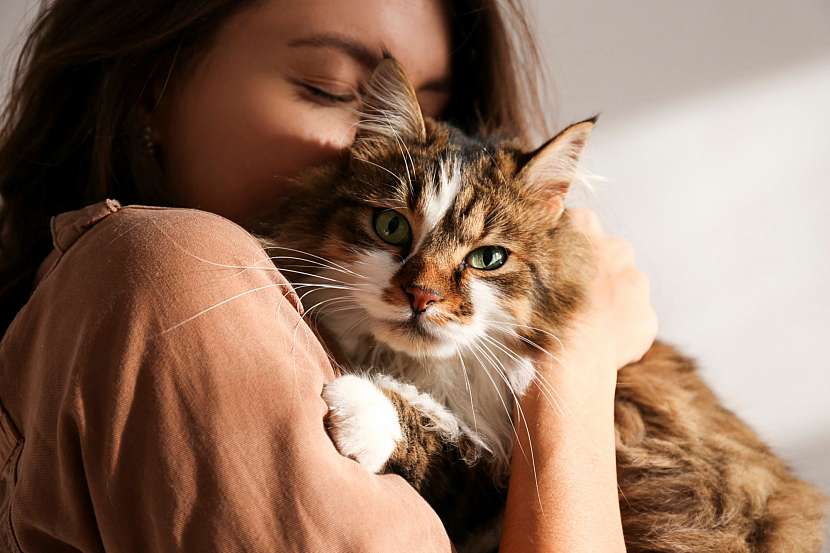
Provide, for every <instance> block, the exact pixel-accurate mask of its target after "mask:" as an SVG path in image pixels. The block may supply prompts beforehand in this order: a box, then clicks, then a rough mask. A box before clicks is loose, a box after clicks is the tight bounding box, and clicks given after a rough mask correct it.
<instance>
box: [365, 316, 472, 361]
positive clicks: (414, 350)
mask: <svg viewBox="0 0 830 553" xmlns="http://www.w3.org/2000/svg"><path fill="white" fill-rule="evenodd" d="M371 331H372V335H373V336H374V339H375V340H376V341H377V342H378V343H380V344H383V345H384V346H386V347H388V348H389V349H391V350H393V351H396V352H399V353H404V354H406V355H409V356H410V357H436V358H441V359H446V358H448V357H452V356H453V355H456V354H457V351H458V350H457V349H456V347H457V346H456V344H455V342H454V341H452V340H447V339H444V338H441V337H439V336H435V335H434V334H433V333H431V332H427V331H423V330H421V331H416V330H413V329H412V328H411V327H410V326H409V325H399V324H394V323H392V324H390V323H380V324H376V325H374V328H372V329H371Z"/></svg>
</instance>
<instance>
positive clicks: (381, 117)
mask: <svg viewBox="0 0 830 553" xmlns="http://www.w3.org/2000/svg"><path fill="white" fill-rule="evenodd" d="M359 117H360V118H359V120H358V123H357V132H356V133H355V146H357V147H360V146H361V145H371V144H372V143H373V142H377V141H380V142H384V143H388V142H389V141H390V140H391V141H393V142H394V140H395V139H396V137H397V138H398V139H402V140H406V141H413V142H423V141H424V140H425V139H426V128H425V126H424V116H423V114H422V113H421V106H420V105H419V104H418V97H417V96H416V94H415V90H414V89H413V88H412V85H411V84H410V82H409V79H407V77H406V73H405V72H404V70H403V67H402V66H401V64H400V63H398V61H397V60H395V59H394V58H392V57H386V58H384V59H383V60H382V61H381V62H380V63H379V64H378V65H377V67H376V68H375V70H374V71H373V72H372V76H371V77H369V80H368V81H367V83H366V85H365V86H364V90H363V94H362V97H361V108H360V116H359Z"/></svg>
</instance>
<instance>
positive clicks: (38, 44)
mask: <svg viewBox="0 0 830 553" xmlns="http://www.w3.org/2000/svg"><path fill="white" fill-rule="evenodd" d="M510 14H512V15H513V16H514V17H513V19H512V21H513V23H514V25H515V24H518V27H517V30H518V31H519V34H520V36H522V42H520V43H517V44H512V43H511V41H510V40H509V38H508V37H510V36H511V32H513V31H512V30H511V28H510V27H509V20H508V19H509V18H507V16H506V15H505V14H504V13H501V12H500V11H499V10H498V9H497V8H496V2H490V1H469V2H455V1H454V2H452V3H447V2H441V1H440V0H423V1H419V2H387V1H383V0H362V1H360V2H336V1H332V0H313V1H304V2H286V1H281V0H260V1H257V2H243V1H240V0H210V1H206V0H200V1H199V2H195V1H193V2H189V1H182V0H180V1H177V2H173V3H171V2H169V1H167V0H165V1H164V2H162V1H154V2H142V3H133V2H108V1H104V0H94V1H90V0H55V1H54V2H51V3H49V4H48V5H47V7H46V8H45V10H44V11H43V12H41V14H40V16H39V17H38V19H37V20H36V22H35V23H34V26H33V27H32V30H31V32H30V35H29V38H28V41H27V43H26V45H25V47H24V51H23V54H22V57H21V60H20V63H19V64H18V66H17V71H16V74H15V80H14V84H13V90H12V94H11V98H10V103H9V105H8V108H7V111H6V118H5V120H4V126H3V135H2V143H1V144H0V193H2V196H3V201H4V203H3V207H2V224H3V226H2V262H3V265H2V281H0V285H2V313H3V317H4V325H7V326H8V329H7V330H6V333H5V336H4V338H3V342H2V345H0V400H1V401H2V404H3V409H2V417H0V438H2V439H0V466H2V467H3V482H2V485H3V487H4V488H3V489H4V491H3V495H2V496H0V497H1V498H2V512H0V516H2V523H0V536H2V537H3V538H5V541H4V542H3V543H4V545H5V546H6V548H7V549H10V550H13V551H24V552H27V553H28V552H31V551H59V550H70V549H71V550H80V551H103V550H108V551H149V550H155V551H258V550H262V551H281V550H297V551H320V550H327V551H355V550H358V551H364V550H365V551H448V550H449V549H450V544H449V543H448V539H447V537H446V534H445V533H444V532H443V529H442V528H441V526H440V522H439V521H438V520H437V517H436V516H435V514H434V513H433V512H432V511H431V510H430V509H429V507H428V506H427V505H426V504H425V503H424V502H423V501H422V500H421V499H420V498H419V497H418V496H417V495H416V494H415V493H414V491H412V490H411V489H410V488H409V487H408V486H406V485H405V483H404V482H403V481H402V480H401V479H399V478H398V477H396V476H374V475H370V474H367V473H366V472H365V471H363V470H362V469H361V468H360V467H359V466H357V465H356V464H355V463H354V462H353V461H350V460H348V459H345V458H343V457H341V456H339V455H338V454H337V452H336V450H335V449H334V448H333V446H332V444H331V442H330V440H328V438H327V436H326V435H325V431H324V428H323V424H322V420H323V415H324V413H325V405H324V404H323V403H322V400H321V399H320V390H321V388H322V385H323V383H324V382H325V381H326V380H327V379H330V378H332V370H331V367H330V365H329V364H328V360H327V358H326V356H325V355H324V353H323V350H322V347H321V346H320V344H319V343H317V342H316V340H315V339H314V337H313V336H312V335H311V334H310V333H309V332H308V331H307V328H306V327H305V326H304V325H303V324H302V321H301V319H300V315H299V313H298V308H297V305H296V296H295V295H294V294H293V292H292V291H291V290H290V287H289V286H288V285H287V283H286V281H285V280H284V279H283V278H282V277H281V276H280V275H279V274H278V273H277V272H276V271H273V269H272V270H258V269H257V268H258V267H259V268H261V267H268V266H269V265H268V263H269V260H268V258H267V256H266V255H265V253H264V252H263V251H262V250H261V248H259V246H258V245H257V244H256V242H255V241H254V240H253V239H252V237H251V236H250V235H248V234H247V233H246V232H244V231H243V230H242V229H241V228H240V227H239V226H237V225H236V224H235V223H239V224H241V225H243V226H244V225H245V224H246V223H247V222H248V221H249V220H251V219H252V218H254V217H256V216H257V215H258V214H260V213H261V212H263V211H264V210H267V209H268V207H269V205H271V204H272V203H273V200H274V199H275V198H277V197H278V196H279V194H280V187H281V185H282V183H284V182H286V181H287V180H289V179H291V178H293V177H294V176H295V175H296V174H297V172H298V171H300V170H301V169H303V168H305V167H308V166H309V165H312V164H315V163H318V162H322V161H325V160H327V159H329V158H331V157H332V156H334V155H336V154H337V153H338V152H339V151H340V150H342V149H343V148H345V147H346V146H347V145H348V144H349V143H350V141H351V139H352V136H353V124H354V119H353V117H354V116H353V111H352V108H353V107H354V106H355V105H356V102H357V100H358V91H359V87H360V82H361V80H362V79H365V77H366V76H367V75H368V73H369V71H371V69H372V67H373V65H374V64H375V63H376V61H377V60H378V59H380V57H381V56H382V55H383V53H384V52H389V53H391V54H392V55H394V56H395V57H396V58H398V59H399V60H400V61H401V62H402V63H403V65H404V67H405V68H406V70H407V72H408V74H409V75H410V77H411V79H412V81H413V84H414V86H415V88H416V89H417V92H418V97H419V101H420V102H421V104H422V107H423V111H424V112H425V114H426V115H430V116H433V117H439V118H446V119H448V120H450V121H452V122H454V123H455V124H457V125H459V126H461V127H462V128H464V129H465V130H467V131H470V132H475V131H484V130H495V129H499V130H503V131H505V132H509V133H512V134H517V135H520V136H523V137H525V138H528V139H529V137H530V133H531V131H532V130H533V129H532V125H529V124H527V123H526V122H528V121H530V122H534V121H539V120H541V119H542V118H541V113H540V110H539V108H538V104H536V103H534V102H533V101H532V95H527V94H523V93H522V91H523V90H533V87H534V81H533V78H532V76H533V75H534V72H533V70H534V67H533V66H534V63H535V58H534V57H533V55H532V54H533V52H534V50H533V48H532V43H530V42H529V40H530V39H529V37H528V36H527V32H526V27H525V26H524V23H523V19H521V17H520V16H521V13H520V12H518V11H510ZM514 30H515V29H514ZM519 48H522V49H523V50H524V51H525V53H526V54H527V53H529V54H530V56H529V57H528V56H527V55H524V56H522V55H521V54H520V53H519V52H518V50H517V49H519ZM519 60H522V61H523V64H524V65H522V66H520V63H519ZM521 67H524V68H525V69H526V70H527V74H525V72H524V71H522V70H521ZM528 75H529V77H528ZM106 198H117V199H119V200H120V201H121V202H122V203H123V204H125V205H126V204H133V203H144V204H153V205H158V206H171V207H172V206H176V207H178V209H159V208H142V207H126V208H121V207H120V206H119V205H118V204H117V203H116V202H112V201H109V202H103V200H104V199H106ZM102 202H103V203H102ZM83 206H89V207H87V208H85V209H80V208H82V207H83ZM182 208H197V209H198V211H197V210H194V209H182ZM59 214H61V215H59ZM55 215H58V216H57V217H56V218H54V219H53V220H52V223H51V225H50V223H49V221H50V217H52V216H55ZM575 218H576V219H577V221H578V222H579V224H580V225H582V227H583V228H584V230H585V232H587V233H589V234H591V235H592V240H593V243H594V244H595V253H596V256H597V260H598V264H599V271H598V273H597V276H596V278H595V280H594V282H593V287H592V289H591V296H590V300H591V301H590V302H589V303H590V307H589V308H588V309H586V310H585V311H584V312H583V313H582V314H581V316H580V317H579V319H578V320H577V321H576V322H575V324H574V329H575V330H574V332H573V333H572V335H571V336H569V337H568V338H567V340H566V350H567V352H568V356H567V358H566V359H563V360H561V363H558V364H556V365H555V366H554V365H553V364H550V365H547V366H540V370H542V371H544V373H545V376H546V378H548V379H549V381H550V382H551V383H552V384H553V385H555V386H556V387H557V392H558V394H559V396H560V398H561V400H562V401H563V402H565V407H566V408H568V409H569V410H570V411H571V412H572V413H574V414H575V415H577V416H578V417H579V419H580V420H582V421H584V424H582V425H580V426H579V428H574V427H573V426H570V427H569V426H567V425H564V424H562V423H561V421H559V420H557V417H556V414H555V413H554V412H552V411H551V410H550V409H549V408H548V406H547V405H546V404H545V403H544V402H542V401H539V398H538V396H537V394H536V393H534V392H530V393H528V395H527V396H526V397H525V398H524V399H523V408H524V410H525V413H526V415H527V416H528V417H529V418H530V419H531V423H532V424H531V425H530V427H531V429H533V430H532V436H531V438H532V439H533V445H534V450H535V451H537V452H538V453H537V455H536V457H537V460H538V463H537V467H536V469H537V477H538V489H537V488H536V485H535V483H534V477H533V475H532V473H531V470H530V467H529V466H528V465H527V464H526V463H525V462H524V461H523V459H522V458H521V455H518V456H517V458H516V459H515V460H514V462H513V467H512V476H511V480H510V489H509V498H508V506H507V511H506V515H505V530H504V535H503V543H502V545H503V547H502V550H503V551H522V552H530V551H549V550H551V549H556V550H564V551H570V552H578V551H622V550H624V545H623V540H622V532H621V528H620V520H619V508H618V506H617V495H616V485H615V484H616V480H615V465H614V439H613V424H612V423H613V395H614V385H615V373H616V369H617V368H619V367H621V366H623V365H625V364H627V363H628V362H631V361H634V360H636V359H638V358H639V357H640V356H641V355H642V354H643V353H644V352H645V351H646V350H647V349H648V346H649V345H650V344H651V341H652V340H653V338H654V335H655V333H656V319H655V317H654V313H653V311H652V309H651V307H650V305H649V302H648V284H647V280H646V279H645V277H644V276H643V275H642V274H641V273H640V272H639V271H637V269H636V267H635V266H634V264H633V256H632V255H631V250H630V247H628V245H627V244H626V243H625V242H623V241H621V240H619V239H617V238H613V237H609V236H607V235H605V234H604V233H603V231H602V229H601V227H600V226H599V224H598V223H597V221H596V218H595V217H594V216H593V215H592V214H590V213H587V212H577V213H575ZM234 222H235V223H234ZM240 267H247V269H239V268H240ZM24 304H25V305H24ZM12 319H13V321H12ZM4 328H5V326H4ZM537 493H538V494H539V497H538V498H537ZM542 509H544V510H542Z"/></svg>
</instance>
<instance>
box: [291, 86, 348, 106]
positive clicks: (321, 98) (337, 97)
mask: <svg viewBox="0 0 830 553" xmlns="http://www.w3.org/2000/svg"><path fill="white" fill-rule="evenodd" d="M300 86H302V87H303V89H305V91H306V93H307V94H308V95H309V96H311V97H312V99H313V101H315V102H323V103H327V104H350V103H351V102H354V100H355V96H354V95H352V94H332V93H330V92H326V91H325V90H323V89H322V88H318V87H316V86H314V85H310V84H308V83H300Z"/></svg>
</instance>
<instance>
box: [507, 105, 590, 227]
mask: <svg viewBox="0 0 830 553" xmlns="http://www.w3.org/2000/svg"><path fill="white" fill-rule="evenodd" d="M598 118H599V116H598V115H595V116H594V117H592V118H590V119H586V120H585V121H581V122H579V123H574V124H573V125H571V126H570V127H568V128H566V129H565V130H563V131H562V132H560V133H559V134H557V135H556V136H554V137H553V138H551V139H550V140H548V141H547V142H545V143H544V144H542V145H541V146H539V147H538V148H537V149H536V150H534V151H533V152H530V153H527V154H523V156H521V158H520V160H519V163H520V164H521V165H523V166H522V168H521V170H520V171H519V175H518V179H519V180H520V181H521V182H522V183H523V185H524V186H525V187H526V189H527V190H529V191H530V193H531V194H532V195H533V196H536V197H538V198H539V199H540V200H541V201H543V202H545V203H547V204H548V205H549V207H550V209H551V211H552V212H553V214H554V218H555V219H558V218H559V216H560V215H562V211H563V210H564V209H565V196H566V195H567V194H568V190H569V189H570V186H571V182H572V181H573V179H574V177H575V176H576V169H577V166H578V165H579V156H580V155H582V151H583V150H584V149H585V145H586V144H587V143H588V137H590V136H591V131H592V130H593V128H594V125H595V124H596V122H597V119H598Z"/></svg>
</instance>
